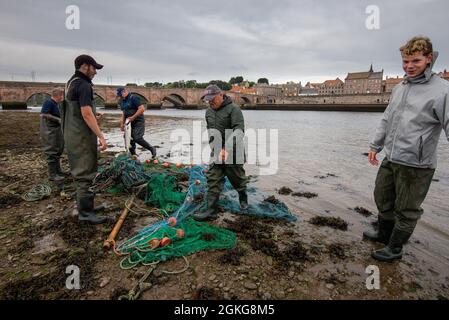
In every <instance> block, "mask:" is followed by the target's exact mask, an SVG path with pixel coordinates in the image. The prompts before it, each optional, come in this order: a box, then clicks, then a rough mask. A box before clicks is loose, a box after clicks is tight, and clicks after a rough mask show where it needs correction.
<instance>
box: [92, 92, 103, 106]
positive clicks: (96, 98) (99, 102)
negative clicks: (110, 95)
mask: <svg viewBox="0 0 449 320" xmlns="http://www.w3.org/2000/svg"><path fill="white" fill-rule="evenodd" d="M94 105H95V107H96V108H104V107H105V105H106V100H105V99H104V98H103V97H102V96H100V95H99V94H98V93H96V92H94Z"/></svg>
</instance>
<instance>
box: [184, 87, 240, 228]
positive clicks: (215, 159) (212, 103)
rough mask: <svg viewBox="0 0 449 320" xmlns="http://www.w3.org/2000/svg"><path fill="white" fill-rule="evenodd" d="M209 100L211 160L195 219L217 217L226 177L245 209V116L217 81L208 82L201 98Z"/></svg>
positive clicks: (208, 123)
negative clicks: (202, 201) (204, 199)
mask: <svg viewBox="0 0 449 320" xmlns="http://www.w3.org/2000/svg"><path fill="white" fill-rule="evenodd" d="M202 99H203V100H204V101H206V102H208V103H209V108H208V109H207V111H206V124H207V130H208V133H209V145H210V147H211V163H210V166H209V170H208V171H207V174H206V178H207V208H206V210H204V211H200V212H197V213H195V214H194V215H193V218H194V219H195V220H197V221H206V220H215V219H217V218H218V213H217V209H218V208H217V206H218V200H219V198H220V193H221V192H222V191H223V186H224V182H225V177H227V178H228V179H229V182H230V183H231V185H232V186H233V187H234V189H235V190H236V191H237V192H238V194H239V202H240V209H241V210H242V211H246V210H248V195H247V192H246V185H247V182H248V179H247V177H246V174H245V169H244V168H243V164H244V162H245V147H244V140H243V139H244V136H245V120H244V118H243V113H242V110H241V109H240V107H239V106H237V105H236V104H235V103H233V102H232V100H231V98H230V97H229V96H227V95H225V94H224V93H223V92H222V91H221V89H220V88H219V87H218V86H216V85H209V86H208V87H207V88H206V91H205V95H204V96H203V98H202Z"/></svg>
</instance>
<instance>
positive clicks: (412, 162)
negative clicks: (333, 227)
mask: <svg viewBox="0 0 449 320" xmlns="http://www.w3.org/2000/svg"><path fill="white" fill-rule="evenodd" d="M400 51H401V55H402V66H403V69H404V71H405V73H406V75H405V79H404V81H403V82H401V83H399V84H398V85H396V87H394V89H393V92H392V94H391V98H390V103H389V105H388V107H387V109H386V110H385V113H384V115H383V118H382V120H381V122H380V124H379V126H378V128H377V130H376V133H375V136H374V139H373V140H372V142H371V144H370V149H371V150H370V152H369V162H370V163H371V164H372V165H375V166H377V165H378V164H379V162H378V161H377V159H376V155H377V153H379V152H380V151H381V150H382V149H383V150H384V151H385V155H386V157H385V158H384V160H383V161H382V163H381V165H380V168H379V171H378V173H377V178H376V184H375V189H374V200H375V202H376V205H377V208H378V210H379V217H378V221H379V230H378V231H377V232H369V231H365V232H364V233H363V236H364V238H366V239H369V240H374V241H379V242H383V243H384V244H386V247H385V248H383V249H380V250H377V251H374V252H373V253H372V257H373V258H374V259H377V260H380V261H387V262H389V261H393V260H397V259H401V258H402V247H403V245H404V244H405V243H406V242H407V241H408V239H409V238H410V236H411V235H412V233H413V230H414V229H415V226H416V224H417V222H418V220H419V219H420V217H421V215H422V214H423V209H422V208H421V204H422V203H423V201H424V199H425V197H426V195H427V192H428V190H429V187H430V184H431V182H432V177H433V174H434V172H435V168H436V166H437V145H438V140H439V139H440V135H441V131H442V130H444V131H445V134H446V137H447V138H448V140H449V82H448V81H446V80H444V79H442V78H440V77H439V76H437V75H436V74H435V73H433V72H432V67H433V65H434V63H435V60H436V59H437V57H438V52H434V51H433V46H432V42H431V41H430V39H429V38H427V37H414V38H412V39H411V40H409V41H408V42H407V43H406V44H405V45H404V46H402V47H401V48H400Z"/></svg>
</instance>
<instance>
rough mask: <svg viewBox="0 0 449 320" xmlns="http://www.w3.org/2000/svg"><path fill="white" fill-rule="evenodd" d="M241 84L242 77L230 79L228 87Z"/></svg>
mask: <svg viewBox="0 0 449 320" xmlns="http://www.w3.org/2000/svg"><path fill="white" fill-rule="evenodd" d="M242 82H243V77H242V76H237V77H232V78H231V80H229V84H230V85H233V84H240V83H242Z"/></svg>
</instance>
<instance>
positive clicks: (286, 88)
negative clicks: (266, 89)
mask: <svg viewBox="0 0 449 320" xmlns="http://www.w3.org/2000/svg"><path fill="white" fill-rule="evenodd" d="M280 87H281V89H282V94H283V96H284V97H297V96H299V93H300V91H301V82H299V83H296V82H293V81H289V82H287V83H284V84H281V85H280Z"/></svg>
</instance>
